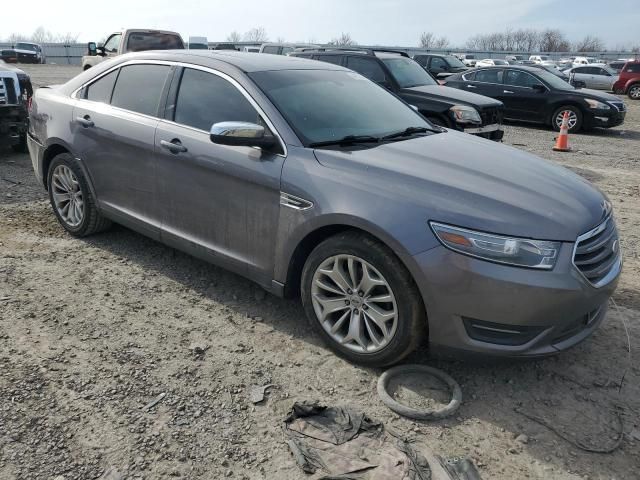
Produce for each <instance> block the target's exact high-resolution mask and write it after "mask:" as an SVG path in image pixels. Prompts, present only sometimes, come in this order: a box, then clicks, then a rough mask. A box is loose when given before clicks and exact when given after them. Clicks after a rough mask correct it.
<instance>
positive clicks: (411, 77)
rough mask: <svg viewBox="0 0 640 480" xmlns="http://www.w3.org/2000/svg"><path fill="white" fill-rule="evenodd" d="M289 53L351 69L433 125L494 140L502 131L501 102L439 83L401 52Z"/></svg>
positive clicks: (337, 51)
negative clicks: (404, 103) (400, 99)
mask: <svg viewBox="0 0 640 480" xmlns="http://www.w3.org/2000/svg"><path fill="white" fill-rule="evenodd" d="M290 55H291V56H294V57H303V58H311V59H313V60H321V61H323V62H327V63H332V64H334V65H341V66H344V67H347V68H350V69H351V70H355V71H356V72H358V73H360V74H361V75H363V76H365V77H367V78H368V79H369V80H372V81H374V82H375V83H377V84H378V85H381V86H383V87H386V88H387V89H389V90H390V91H392V92H393V93H395V94H396V95H397V96H398V97H400V98H402V99H403V100H404V101H405V102H407V103H409V104H410V105H411V106H412V107H414V108H415V109H416V110H418V111H419V112H420V113H421V114H422V115H423V116H425V117H426V118H427V119H428V120H429V121H430V122H431V123H434V124H436V125H440V126H443V127H449V128H454V129H456V130H459V131H464V132H466V133H471V134H475V135H479V136H481V137H484V138H489V139H491V140H496V141H499V140H501V139H502V137H503V135H504V132H503V130H502V113H503V108H504V106H503V105H502V102H500V101H497V100H494V99H492V98H489V97H485V96H482V95H477V94H473V93H470V92H460V91H459V90H456V89H453V88H448V87H444V86H442V85H439V84H438V82H436V81H435V80H434V79H433V77H432V76H431V75H429V74H428V73H427V72H426V71H425V70H424V69H423V68H422V67H421V66H420V65H418V64H417V63H416V62H415V61H413V60H412V59H411V58H409V56H408V55H407V54H406V53H404V52H396V51H390V50H375V51H374V50H358V49H348V50H347V49H317V50H311V51H304V52H294V53H291V54H290Z"/></svg>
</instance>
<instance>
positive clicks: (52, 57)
mask: <svg viewBox="0 0 640 480" xmlns="http://www.w3.org/2000/svg"><path fill="white" fill-rule="evenodd" d="M218 43H230V42H209V46H210V47H213V46H215V45H217V44H218ZM235 45H237V46H238V47H240V48H242V47H244V46H259V45H260V44H258V43H254V42H239V43H235ZM326 46H328V45H326ZM11 47H12V45H11V44H10V43H0V49H7V48H11ZM358 48H374V49H375V48H385V49H390V50H400V51H403V52H407V53H408V54H409V55H411V56H413V55H416V54H419V53H447V54H448V53H451V54H453V53H471V54H473V55H475V56H476V58H477V59H483V58H504V57H505V56H507V55H524V56H525V58H527V59H528V58H529V55H547V56H549V57H550V58H551V59H552V60H559V59H561V58H567V57H571V56H574V57H575V56H581V57H585V56H586V57H596V58H602V59H603V60H604V59H608V60H615V59H618V58H638V55H639V54H637V53H630V52H590V53H584V52H581V53H578V52H544V53H540V52H506V51H505V52H496V51H493V52H492V51H485V52H483V51H473V50H463V49H455V48H448V49H424V48H417V47H400V46H397V47H388V46H381V45H358ZM42 50H43V51H44V55H45V57H46V61H47V63H57V64H68V65H80V63H81V60H82V56H83V55H86V54H87V44H86V43H74V44H70V45H65V44H61V43H45V44H43V45H42Z"/></svg>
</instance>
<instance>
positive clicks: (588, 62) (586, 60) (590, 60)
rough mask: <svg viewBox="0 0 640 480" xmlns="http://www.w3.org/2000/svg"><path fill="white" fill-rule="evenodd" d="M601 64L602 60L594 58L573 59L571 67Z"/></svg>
mask: <svg viewBox="0 0 640 480" xmlns="http://www.w3.org/2000/svg"><path fill="white" fill-rule="evenodd" d="M594 63H597V64H602V63H603V62H602V60H599V59H597V58H596V57H576V58H574V59H573V65H572V66H573V67H579V66H581V65H591V64H594Z"/></svg>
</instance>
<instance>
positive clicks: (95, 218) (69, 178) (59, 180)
mask: <svg viewBox="0 0 640 480" xmlns="http://www.w3.org/2000/svg"><path fill="white" fill-rule="evenodd" d="M47 186H48V189H49V201H50V202H51V208H53V213H54V214H55V216H56V218H57V219H58V222H60V225H62V227H63V228H64V229H65V230H66V231H67V232H69V233H70V234H71V235H73V236H75V237H85V236H87V235H91V234H94V233H97V232H101V231H103V230H106V229H108V228H109V227H110V226H111V221H110V220H108V219H107V218H105V217H103V216H102V214H101V213H100V212H99V211H98V207H97V206H96V201H95V198H94V197H93V195H92V194H91V190H90V188H89V183H88V182H87V179H86V177H85V175H84V172H83V171H82V169H81V168H80V166H79V165H78V162H77V160H75V159H74V158H73V156H72V155H70V154H68V153H61V154H60V155H57V156H56V157H54V159H53V160H52V161H51V165H50V166H49V171H48V173H47ZM65 192H71V194H69V193H65ZM71 197H73V203H72V201H71V200H64V199H65V198H67V199H68V198H71ZM56 201H58V203H56ZM65 205H67V207H66V208H65ZM73 205H76V206H77V207H76V208H75V209H74V208H73ZM71 212H73V213H71Z"/></svg>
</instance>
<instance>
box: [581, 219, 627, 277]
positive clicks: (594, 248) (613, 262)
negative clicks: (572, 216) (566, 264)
mask: <svg viewBox="0 0 640 480" xmlns="http://www.w3.org/2000/svg"><path fill="white" fill-rule="evenodd" d="M573 264H574V265H575V266H576V268H577V269H578V270H579V271H580V272H581V273H582V275H583V276H584V277H585V278H586V279H587V280H588V281H589V282H590V283H591V284H592V285H593V286H595V287H601V286H603V285H606V284H607V283H609V282H610V281H611V280H613V278H615V276H616V275H617V274H618V272H619V270H620V266H621V255H620V242H619V239H618V231H617V229H616V224H615V222H614V220H613V218H612V217H611V216H610V217H609V218H607V219H606V220H605V221H604V222H602V223H601V224H600V225H598V226H597V227H596V228H594V229H593V230H591V231H590V232H587V233H585V234H584V235H581V236H579V237H578V240H577V242H576V245H575V249H574V252H573Z"/></svg>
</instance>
